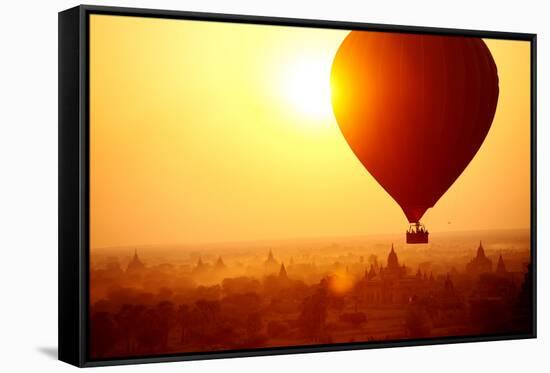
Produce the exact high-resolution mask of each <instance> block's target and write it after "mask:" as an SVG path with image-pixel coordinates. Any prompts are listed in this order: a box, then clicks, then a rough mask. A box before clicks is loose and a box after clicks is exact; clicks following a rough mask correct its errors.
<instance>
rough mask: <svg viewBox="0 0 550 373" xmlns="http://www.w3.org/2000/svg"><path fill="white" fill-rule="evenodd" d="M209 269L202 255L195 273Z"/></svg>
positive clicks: (194, 270)
mask: <svg viewBox="0 0 550 373" xmlns="http://www.w3.org/2000/svg"><path fill="white" fill-rule="evenodd" d="M207 270H208V265H206V264H205V263H204V262H203V261H202V257H199V259H198V260H197V265H196V266H195V268H193V274H196V275H200V274H203V273H204V272H206V271H207Z"/></svg>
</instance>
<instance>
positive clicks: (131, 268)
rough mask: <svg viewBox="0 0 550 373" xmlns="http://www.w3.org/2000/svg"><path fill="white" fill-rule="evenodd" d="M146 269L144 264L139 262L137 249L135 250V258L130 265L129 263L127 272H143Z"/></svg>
mask: <svg viewBox="0 0 550 373" xmlns="http://www.w3.org/2000/svg"><path fill="white" fill-rule="evenodd" d="M144 269H145V264H143V262H142V261H141V260H139V257H138V254H137V249H135V251H134V257H133V258H132V260H131V261H130V263H128V267H126V272H127V273H135V272H139V271H142V270H144Z"/></svg>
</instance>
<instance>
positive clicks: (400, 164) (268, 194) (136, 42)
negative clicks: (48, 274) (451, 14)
mask: <svg viewBox="0 0 550 373" xmlns="http://www.w3.org/2000/svg"><path fill="white" fill-rule="evenodd" d="M89 22H90V23H89V25H90V26H89V69H90V70H89V71H90V73H89V74H90V75H89V84H90V88H89V100H90V101H89V115H90V117H89V146H90V155H89V157H90V158H89V167H90V169H89V172H90V173H89V177H90V179H89V185H90V197H89V198H90V199H89V207H90V211H89V214H90V215H89V218H90V226H89V229H90V237H89V238H90V240H89V260H90V262H89V289H88V290H89V291H88V295H89V309H88V320H87V322H88V330H89V336H88V353H89V357H90V358H91V359H99V360H101V359H115V358H131V357H143V356H163V355H173V354H187V353H188V354H199V353H208V352H219V351H243V350H257V349H266V348H279V347H298V346H319V345H324V346H326V345H337V344H350V343H374V342H391V341H422V340H427V339H434V338H447V337H475V336H487V335H503V336H504V335H506V336H510V335H525V334H529V333H532V328H533V320H532V314H533V313H532V312H533V310H532V304H533V300H532V295H533V285H532V279H533V269H532V265H531V259H532V258H531V254H530V253H531V244H530V242H531V236H530V232H531V226H530V225H531V220H530V217H531V192H530V190H531V184H530V183H531V161H530V156H531V147H530V139H531V137H530V134H531V132H530V131H531V129H530V120H531V112H530V102H531V97H530V91H531V86H530V74H531V71H530V66H531V60H530V43H529V42H528V41H513V40H497V39H481V38H475V37H466V36H449V35H447V36H445V35H435V34H422V33H401V32H381V31H354V30H340V29H326V28H311V27H290V26H275V25H259V24H256V25H255V24H240V23H227V22H204V21H192V20H179V19H161V18H154V17H138V16H131V17H130V16H119V15H102V14H91V15H90V19H89Z"/></svg>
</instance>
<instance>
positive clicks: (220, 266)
mask: <svg viewBox="0 0 550 373" xmlns="http://www.w3.org/2000/svg"><path fill="white" fill-rule="evenodd" d="M214 269H215V270H216V271H221V270H224V269H226V266H225V263H224V262H223V259H222V257H221V256H219V257H218V260H217V261H216V264H215V265H214Z"/></svg>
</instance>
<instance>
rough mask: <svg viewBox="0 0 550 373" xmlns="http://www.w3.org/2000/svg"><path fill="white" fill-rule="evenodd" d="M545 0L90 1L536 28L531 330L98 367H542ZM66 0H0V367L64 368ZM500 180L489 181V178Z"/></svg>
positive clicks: (548, 269)
mask: <svg viewBox="0 0 550 373" xmlns="http://www.w3.org/2000/svg"><path fill="white" fill-rule="evenodd" d="M545 3H546V1H538V2H537V1H525V0H524V1H517V0H515V1H482V0H477V1H466V0H462V1H456V2H452V3H448V4H447V3H446V2H444V1H421V0H413V1H410V0H409V1H407V0H404V1H390V0H378V1H368V0H362V1H355V2H353V1H345V0H337V1H331V2H321V0H318V1H299V0H293V1H284V0H278V1H265V2H261V1H257V0H256V1H254V0H249V1H246V0H231V1H227V0H226V1H223V0H220V1H214V0H202V1H198V0H197V1H167V0H166V1H160V0H159V1H154V2H153V1H109V2H102V1H99V0H98V1H95V4H98V5H100V4H101V5H119V6H135V7H144V8H165V9H176V10H190V11H208V12H218V13H237V14H250V15H266V16H283V17H298V18H313V19H332V20H345V21H359V22H371V23H389V24H402V25H421V26H441V27H454V28H466V29H486V30H500V31H518V32H532V33H538V47H539V48H538V49H539V55H538V68H539V71H538V106H539V109H538V123H539V125H538V148H539V151H538V164H539V167H538V180H539V182H538V188H539V196H538V210H539V213H538V219H539V226H538V229H539V235H538V242H539V243H538V288H539V292H538V301H539V303H538V314H539V319H538V335H539V337H538V339H536V340H525V341H513V342H511V341H510V342H509V341H505V342H490V343H470V344H457V345H443V346H427V347H408V348H391V349H381V350H365V351H350V352H332V353H317V354H302V355H288V356H271V357H256V358H241V359H224V360H211V361H198V362H187V363H170V364H152V365H151V364H149V365H140V366H125V367H112V368H105V369H110V370H116V371H129V370H131V371H142V372H144V371H149V372H152V371H155V372H156V371H176V370H182V369H185V371H186V372H218V371H225V372H229V371H237V370H238V371H240V372H255V371H262V372H291V371H292V372H293V371H310V372H312V371H315V372H335V371H347V372H359V371H376V372H381V371H421V372H448V373H451V372H474V371H475V372H478V371H479V372H481V371H486V372H489V371H498V372H521V371H535V372H542V371H549V369H550V358H549V357H548V355H549V354H550V342H549V338H550V330H549V328H550V324H549V322H548V312H549V295H550V293H549V292H548V288H547V285H548V283H549V276H550V261H549V255H548V253H547V251H546V250H547V249H548V248H549V246H550V237H549V233H548V231H549V229H550V225H549V223H548V218H549V215H550V204H549V198H548V194H545V193H544V191H545V189H546V190H548V188H549V186H550V185H549V177H550V174H549V171H550V168H549V167H548V166H547V165H548V161H549V151H548V148H547V147H548V146H550V138H549V130H548V127H547V126H546V124H547V122H548V119H549V118H548V111H547V110H546V108H547V106H546V105H545V103H546V104H548V102H549V94H548V83H549V82H548V70H547V68H548V66H550V55H549V54H550V52H549V51H550V42H549V41H548V38H549V37H550V30H549V24H550V22H549V21H548V19H549V18H550V11H549V10H548V9H545V8H546V6H545ZM77 4H78V3H76V2H72V1H35V2H31V1H15V0H8V1H4V2H3V3H2V9H1V13H0V17H1V22H0V28H1V32H0V94H1V97H0V98H1V100H0V166H1V168H0V371H3V372H18V371H28V372H32V371H33V369H36V370H40V371H42V372H44V371H46V372H48V371H68V370H70V369H75V368H72V367H70V366H69V365H67V364H64V363H61V362H58V361H57V360H56V354H57V12H58V11H60V10H63V9H66V8H69V7H72V6H74V5H77ZM496 188H498V189H505V188H506V186H505V185H495V189H496Z"/></svg>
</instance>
